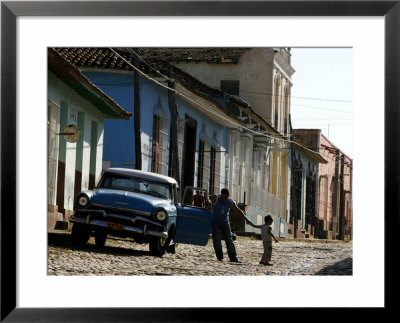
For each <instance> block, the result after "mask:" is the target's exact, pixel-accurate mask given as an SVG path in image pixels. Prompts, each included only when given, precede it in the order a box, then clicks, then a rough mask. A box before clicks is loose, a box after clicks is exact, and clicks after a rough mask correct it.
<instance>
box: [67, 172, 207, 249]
mask: <svg viewBox="0 0 400 323" xmlns="http://www.w3.org/2000/svg"><path fill="white" fill-rule="evenodd" d="M199 190H200V189H199ZM196 192H200V191H196ZM201 194H202V195H203V196H205V197H206V194H207V192H201ZM207 200H208V199H207ZM206 206H207V205H202V206H200V207H199V206H193V205H191V203H190V202H188V203H178V185H177V182H176V181H175V179H173V178H171V177H168V176H163V175H159V174H155V173H150V172H144V171H140V170H132V169H125V168H109V169H108V170H106V171H105V172H104V173H103V175H102V178H101V180H100V182H99V184H98V186H97V187H96V188H95V189H94V190H88V191H82V192H80V193H79V194H78V196H77V197H76V200H75V206H74V211H75V212H74V215H73V216H72V217H71V218H70V222H71V223H73V226H72V232H71V238H72V242H73V244H74V245H75V246H84V245H85V244H86V243H87V241H88V240H89V238H90V237H91V236H94V237H95V244H96V246H97V247H103V246H104V244H105V242H106V239H107V235H112V236H117V237H131V238H133V239H134V241H135V242H137V243H149V246H150V252H151V253H152V254H153V255H156V256H160V257H161V256H163V255H164V253H165V252H166V251H169V252H175V246H176V244H177V243H185V244H194V245H201V246H205V245H206V244H207V242H208V238H209V233H210V226H211V214H210V212H209V210H208V209H207V208H206Z"/></svg>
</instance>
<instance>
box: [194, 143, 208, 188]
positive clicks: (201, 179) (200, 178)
mask: <svg viewBox="0 0 400 323" xmlns="http://www.w3.org/2000/svg"><path fill="white" fill-rule="evenodd" d="M197 169H198V173H197V174H198V175H197V186H198V187H201V188H205V189H207V188H209V181H208V179H209V174H210V143H209V140H208V138H207V137H203V139H200V141H199V159H198V168H197Z"/></svg>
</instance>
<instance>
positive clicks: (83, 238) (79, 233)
mask: <svg viewBox="0 0 400 323" xmlns="http://www.w3.org/2000/svg"><path fill="white" fill-rule="evenodd" d="M89 239H90V230H89V229H88V228H87V227H86V226H85V225H84V224H80V223H74V225H73V226H72V232H71V240H72V244H73V245H74V246H75V247H83V246H84V245H85V244H86V243H87V242H88V241H89Z"/></svg>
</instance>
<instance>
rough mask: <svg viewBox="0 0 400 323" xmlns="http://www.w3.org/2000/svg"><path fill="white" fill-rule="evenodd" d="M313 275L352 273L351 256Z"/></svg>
mask: <svg viewBox="0 0 400 323" xmlns="http://www.w3.org/2000/svg"><path fill="white" fill-rule="evenodd" d="M315 275H332V276H335V275H349V276H351V275H353V258H347V259H344V260H342V261H339V262H337V263H335V264H333V265H331V266H328V267H325V268H324V269H322V270H320V271H319V272H317V273H316V274H315Z"/></svg>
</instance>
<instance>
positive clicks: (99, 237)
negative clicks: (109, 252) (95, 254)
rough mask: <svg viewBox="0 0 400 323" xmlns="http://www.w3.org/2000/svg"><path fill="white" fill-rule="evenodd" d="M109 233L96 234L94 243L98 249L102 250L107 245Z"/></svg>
mask: <svg viewBox="0 0 400 323" xmlns="http://www.w3.org/2000/svg"><path fill="white" fill-rule="evenodd" d="M106 240H107V233H106V232H102V231H96V232H95V233H94V243H95V244H96V248H98V249H101V248H103V247H104V245H105V244H106Z"/></svg>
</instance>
